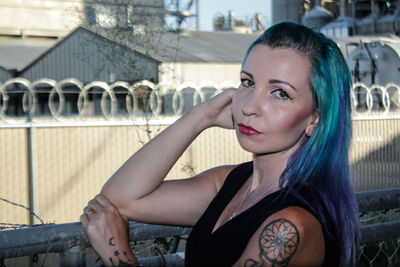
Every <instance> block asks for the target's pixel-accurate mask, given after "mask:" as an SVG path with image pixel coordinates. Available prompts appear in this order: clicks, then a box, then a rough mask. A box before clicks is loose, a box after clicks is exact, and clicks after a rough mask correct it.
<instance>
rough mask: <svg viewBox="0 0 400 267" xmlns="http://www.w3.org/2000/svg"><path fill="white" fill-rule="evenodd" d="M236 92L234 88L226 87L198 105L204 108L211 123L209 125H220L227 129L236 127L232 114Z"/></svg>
mask: <svg viewBox="0 0 400 267" xmlns="http://www.w3.org/2000/svg"><path fill="white" fill-rule="evenodd" d="M234 93H235V89H234V88H229V89H226V90H225V91H223V92H222V93H220V94H218V95H216V96H215V97H213V98H211V99H210V100H208V101H206V102H205V103H203V104H201V105H199V106H198V108H202V109H203V112H204V115H205V118H207V119H208V122H209V124H210V125H209V126H218V127H222V128H225V129H233V128H234V123H233V116H232V97H233V95H234Z"/></svg>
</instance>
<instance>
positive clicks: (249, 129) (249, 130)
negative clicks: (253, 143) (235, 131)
mask: <svg viewBox="0 0 400 267" xmlns="http://www.w3.org/2000/svg"><path fill="white" fill-rule="evenodd" d="M238 126H239V131H240V132H241V133H242V134H245V135H258V134H261V133H260V132H259V131H257V130H256V129H254V128H253V127H251V126H248V125H245V124H243V123H239V124H238Z"/></svg>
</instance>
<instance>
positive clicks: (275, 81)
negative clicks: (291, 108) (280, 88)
mask: <svg viewBox="0 0 400 267" xmlns="http://www.w3.org/2000/svg"><path fill="white" fill-rule="evenodd" d="M268 82H269V83H270V84H274V83H283V84H286V85H287V86H289V87H291V88H292V89H293V90H295V91H297V89H296V88H295V87H294V86H293V85H291V84H290V83H288V82H285V81H281V80H274V79H272V80H269V81H268Z"/></svg>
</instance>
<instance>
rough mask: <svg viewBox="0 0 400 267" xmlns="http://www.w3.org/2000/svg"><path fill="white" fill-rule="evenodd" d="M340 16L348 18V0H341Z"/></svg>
mask: <svg viewBox="0 0 400 267" xmlns="http://www.w3.org/2000/svg"><path fill="white" fill-rule="evenodd" d="M339 14H340V16H341V17H345V16H346V0H340V13H339Z"/></svg>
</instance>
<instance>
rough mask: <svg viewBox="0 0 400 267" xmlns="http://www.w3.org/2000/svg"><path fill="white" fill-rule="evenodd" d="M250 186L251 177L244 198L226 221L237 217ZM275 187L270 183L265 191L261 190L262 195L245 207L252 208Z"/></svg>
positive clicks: (251, 182)
mask: <svg viewBox="0 0 400 267" xmlns="http://www.w3.org/2000/svg"><path fill="white" fill-rule="evenodd" d="M252 184H253V175H252V176H251V181H249V184H248V185H247V189H246V193H245V194H244V196H243V198H242V200H241V201H240V203H239V205H238V206H237V207H236V208H235V210H234V211H233V212H232V214H231V216H229V219H228V221H229V220H231V219H232V218H233V217H235V216H236V215H238V213H239V212H240V208H241V207H242V205H243V202H244V200H245V199H246V198H247V195H248V194H249V191H250V187H251V185H252ZM275 185H276V183H272V184H271V185H269V186H268V187H267V188H266V189H265V190H263V193H264V194H260V195H258V196H257V197H256V198H255V199H254V200H253V201H252V202H251V203H250V204H249V205H247V207H251V206H253V204H254V203H256V202H257V201H258V200H260V199H261V197H264V196H266V193H268V192H269V191H270V190H271V189H272V188H273V187H274V186H275Z"/></svg>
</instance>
